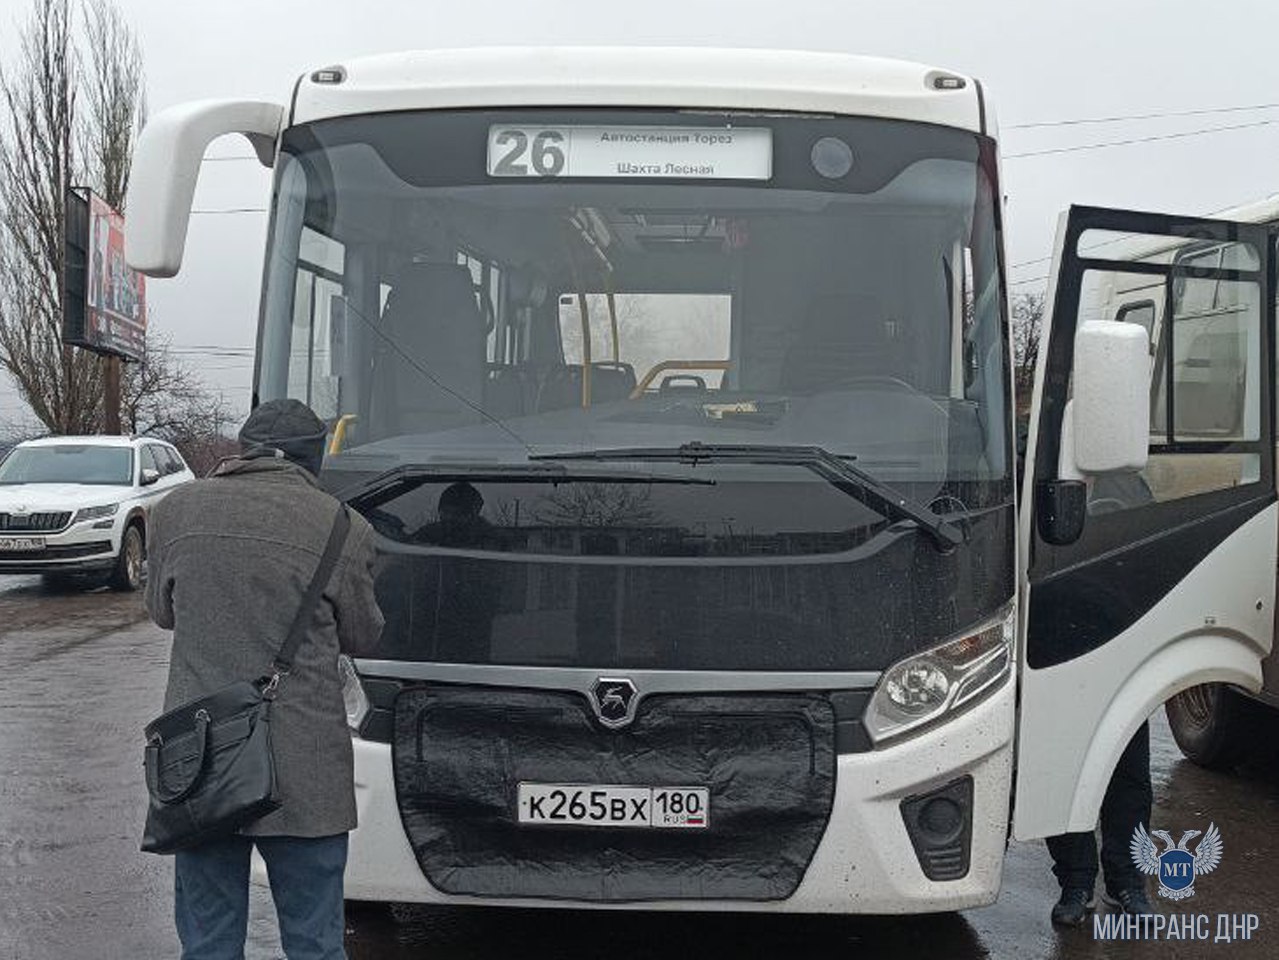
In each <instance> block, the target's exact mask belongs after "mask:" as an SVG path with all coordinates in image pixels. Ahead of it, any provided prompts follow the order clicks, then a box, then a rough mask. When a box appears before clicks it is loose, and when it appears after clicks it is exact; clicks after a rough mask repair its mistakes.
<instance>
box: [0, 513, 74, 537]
mask: <svg viewBox="0 0 1279 960" xmlns="http://www.w3.org/2000/svg"><path fill="white" fill-rule="evenodd" d="M70 522H71V514H70V513H69V512H63V513H24V514H14V513H0V531H7V532H10V533H12V532H17V531H23V532H25V533H49V532H51V531H56V530H61V529H62V528H63V527H65V526H66V525H67V524H68V523H70Z"/></svg>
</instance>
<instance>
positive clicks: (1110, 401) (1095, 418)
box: [1070, 320, 1150, 474]
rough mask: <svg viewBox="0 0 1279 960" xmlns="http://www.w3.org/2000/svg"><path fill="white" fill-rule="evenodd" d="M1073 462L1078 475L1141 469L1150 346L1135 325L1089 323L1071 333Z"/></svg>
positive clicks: (1147, 428) (1147, 438)
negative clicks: (1073, 357) (1072, 346)
mask: <svg viewBox="0 0 1279 960" xmlns="http://www.w3.org/2000/svg"><path fill="white" fill-rule="evenodd" d="M1070 405H1071V408H1072V411H1073V415H1072V417H1071V420H1072V423H1071V432H1072V437H1071V439H1072V444H1071V446H1072V447H1073V459H1074V465H1075V467H1076V469H1078V471H1079V472H1080V473H1083V474H1094V473H1109V472H1111V471H1114V470H1141V469H1142V468H1144V467H1145V466H1146V457H1147V452H1148V450H1149V447H1150V341H1149V337H1148V336H1147V334H1146V331H1145V330H1144V329H1143V328H1142V327H1141V326H1140V325H1138V324H1135V323H1117V322H1115V321H1113V320H1089V321H1086V322H1085V323H1083V324H1081V325H1080V327H1079V330H1078V332H1076V334H1075V366H1074V390H1073V394H1072V398H1071V403H1070Z"/></svg>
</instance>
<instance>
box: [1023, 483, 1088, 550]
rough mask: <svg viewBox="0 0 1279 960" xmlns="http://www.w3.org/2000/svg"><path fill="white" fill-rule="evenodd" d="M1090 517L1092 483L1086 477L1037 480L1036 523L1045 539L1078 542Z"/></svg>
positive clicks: (1062, 543) (1058, 544) (1057, 544)
mask: <svg viewBox="0 0 1279 960" xmlns="http://www.w3.org/2000/svg"><path fill="white" fill-rule="evenodd" d="M1087 519H1088V484H1087V483H1085V482H1084V481H1083V480H1042V481H1040V482H1039V483H1037V484H1035V525H1036V527H1037V529H1038V530H1039V536H1040V537H1042V538H1043V540H1044V542H1045V543H1051V544H1052V545H1053V546H1055V547H1062V546H1065V545H1066V544H1068V543H1074V542H1075V541H1076V540H1078V539H1079V538H1080V536H1081V535H1082V534H1083V532H1084V522H1085V521H1086V520H1087Z"/></svg>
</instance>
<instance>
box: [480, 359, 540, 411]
mask: <svg viewBox="0 0 1279 960" xmlns="http://www.w3.org/2000/svg"><path fill="white" fill-rule="evenodd" d="M535 382H536V381H535V380H534V379H533V371H531V370H529V369H528V368H527V367H514V366H510V365H508V364H504V363H495V364H490V365H489V367H488V373H487V375H486V377H485V379H484V409H485V410H486V411H488V412H489V413H491V414H492V415H493V416H495V417H499V418H505V417H522V416H524V414H526V413H527V412H528V409H529V400H530V395H531V394H532V393H533V392H534V391H533V387H532V385H531V384H532V383H535Z"/></svg>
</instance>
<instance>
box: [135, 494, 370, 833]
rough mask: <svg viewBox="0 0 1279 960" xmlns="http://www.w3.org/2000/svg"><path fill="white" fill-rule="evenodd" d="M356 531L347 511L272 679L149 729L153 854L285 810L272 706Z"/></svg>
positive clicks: (232, 688) (227, 692)
mask: <svg viewBox="0 0 1279 960" xmlns="http://www.w3.org/2000/svg"><path fill="white" fill-rule="evenodd" d="M350 526H351V518H350V516H349V515H348V514H347V512H346V508H345V507H342V508H340V509H339V510H338V515H337V519H336V520H334V522H333V530H332V532H331V533H330V534H329V540H328V543H327V544H326V545H325V547H324V554H323V556H321V557H320V564H319V566H318V567H317V568H316V571H315V576H313V577H312V578H311V583H310V585H309V586H308V587H307V588H306V594H305V595H304V596H303V597H302V605H301V606H300V607H299V608H298V612H297V616H295V617H294V618H293V625H292V626H291V627H290V628H289V635H288V637H287V639H285V641H284V645H283V646H281V647H280V650H279V652H278V653H277V654H276V655H275V659H274V660H273V661H272V665H271V666H272V672H271V674H270V675H269V676H262V677H259V678H258V679H257V680H254V681H252V682H250V681H247V680H241V681H238V682H236V683H232V684H229V685H227V686H225V687H223V688H222V689H220V690H216V691H214V692H213V693H211V694H210V695H209V696H207V697H203V698H201V699H199V700H193V701H191V702H190V703H185V704H183V705H182V706H180V707H178V708H176V709H174V710H170V711H169V712H168V713H166V714H164V715H163V716H161V717H158V718H157V719H155V720H152V721H151V722H150V723H149V724H147V726H146V730H145V733H146V738H147V745H146V753H145V757H144V765H145V767H146V777H147V792H148V793H149V794H150V806H149V807H148V809H147V824H146V829H145V831H144V833H143V837H142V849H143V850H144V851H146V852H147V853H173V852H175V851H177V850H181V849H184V848H186V847H193V846H196V845H197V844H200V843H204V842H206V841H208V840H213V839H215V838H217V837H221V836H226V835H228V834H232V833H235V831H237V830H239V829H240V828H241V827H243V826H247V825H248V824H250V823H252V822H253V821H254V820H258V819H261V818H262V817H264V816H266V815H267V814H268V813H270V812H272V811H273V810H278V809H279V807H280V798H279V793H278V791H277V790H276V782H275V761H274V758H273V757H272V755H271V724H270V712H271V702H272V701H273V700H274V699H275V695H276V692H277V691H278V690H279V687H280V682H281V681H282V680H283V678H285V677H286V676H288V673H289V670H290V668H291V667H292V666H293V658H294V656H296V654H297V651H298V647H299V646H300V645H301V643H302V640H303V638H304V637H305V636H306V632H307V629H308V627H309V626H310V624H311V619H312V617H313V615H314V613H315V609H316V605H317V604H318V602H319V599H320V594H321V593H322V592H323V591H324V588H325V587H326V586H328V582H329V579H330V578H331V577H332V575H333V568H334V566H335V565H336V564H337V560H338V556H339V555H340V554H341V552H342V545H343V544H344V543H345V541H346V535H347V531H348V530H349V529H350ZM335 669H336V667H335Z"/></svg>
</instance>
